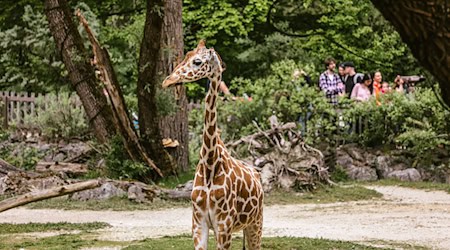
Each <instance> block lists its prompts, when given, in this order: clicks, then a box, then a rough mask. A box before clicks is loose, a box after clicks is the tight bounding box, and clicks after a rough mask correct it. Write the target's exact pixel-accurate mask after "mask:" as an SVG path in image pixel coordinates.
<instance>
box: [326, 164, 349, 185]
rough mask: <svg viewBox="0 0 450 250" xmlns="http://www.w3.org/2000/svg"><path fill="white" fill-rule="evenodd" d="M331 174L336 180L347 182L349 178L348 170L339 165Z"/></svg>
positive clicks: (332, 178)
mask: <svg viewBox="0 0 450 250" xmlns="http://www.w3.org/2000/svg"><path fill="white" fill-rule="evenodd" d="M330 174H331V175H330V179H331V180H332V181H334V182H345V181H348V180H349V176H348V174H347V172H346V171H345V170H344V169H343V168H342V167H341V166H339V165H338V166H336V167H335V169H334V170H333V171H332V172H331V173H330Z"/></svg>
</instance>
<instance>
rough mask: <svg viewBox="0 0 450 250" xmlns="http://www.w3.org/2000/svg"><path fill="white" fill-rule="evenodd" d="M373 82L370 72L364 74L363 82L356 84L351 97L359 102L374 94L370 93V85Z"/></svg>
mask: <svg viewBox="0 0 450 250" xmlns="http://www.w3.org/2000/svg"><path fill="white" fill-rule="evenodd" d="M371 84H372V77H371V76H370V74H364V76H363V78H362V81H361V83H358V84H356V85H355V87H354V88H353V90H352V94H351V95H350V98H351V99H352V100H356V101H358V102H365V101H367V100H369V99H370V97H371V96H372V95H371V94H370V88H369V87H370V85H371Z"/></svg>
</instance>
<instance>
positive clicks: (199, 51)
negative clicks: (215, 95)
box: [162, 40, 225, 88]
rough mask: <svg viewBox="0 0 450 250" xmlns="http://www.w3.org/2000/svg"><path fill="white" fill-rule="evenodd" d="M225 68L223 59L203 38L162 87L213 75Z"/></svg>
mask: <svg viewBox="0 0 450 250" xmlns="http://www.w3.org/2000/svg"><path fill="white" fill-rule="evenodd" d="M224 70H225V67H224V64H223V62H222V59H220V56H219V54H217V52H216V51H215V50H214V49H213V48H210V49H208V48H206V47H205V41H203V40H201V41H200V42H199V43H198V45H197V48H195V49H194V50H192V51H189V52H188V53H187V54H186V57H185V58H184V59H183V61H182V62H181V63H180V64H178V66H177V67H176V68H175V69H174V70H173V72H172V73H171V74H170V75H169V76H168V77H167V78H166V79H165V80H164V82H163V84H162V87H163V88H167V87H170V86H175V85H177V84H182V83H186V82H193V81H196V80H199V79H202V78H206V77H212V76H213V75H214V74H220V73H222V72H223V71H224Z"/></svg>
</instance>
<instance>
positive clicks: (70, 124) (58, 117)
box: [25, 92, 89, 139]
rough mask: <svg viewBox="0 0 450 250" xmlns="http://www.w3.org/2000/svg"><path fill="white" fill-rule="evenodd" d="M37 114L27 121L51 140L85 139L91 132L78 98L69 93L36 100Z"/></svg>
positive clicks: (27, 117)
mask: <svg viewBox="0 0 450 250" xmlns="http://www.w3.org/2000/svg"><path fill="white" fill-rule="evenodd" d="M35 105H36V114H37V115H29V116H26V117H25V118H26V119H25V121H26V123H28V124H33V125H34V126H36V127H38V128H39V129H40V131H41V132H42V135H43V136H45V137H47V138H49V139H55V138H63V139H70V138H72V137H79V138H80V137H83V136H85V135H87V133H88V132H89V127H88V123H87V120H86V114H85V112H84V108H83V107H82V105H81V103H80V100H79V99H78V97H77V96H73V95H70V94H69V93H65V92H63V93H60V94H59V95H55V94H48V95H46V96H45V97H44V96H39V97H38V98H36V102H35Z"/></svg>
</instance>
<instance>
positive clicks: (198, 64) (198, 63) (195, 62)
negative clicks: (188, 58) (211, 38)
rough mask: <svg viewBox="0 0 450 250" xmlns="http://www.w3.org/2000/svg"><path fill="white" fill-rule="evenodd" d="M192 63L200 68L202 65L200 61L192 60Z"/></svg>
mask: <svg viewBox="0 0 450 250" xmlns="http://www.w3.org/2000/svg"><path fill="white" fill-rule="evenodd" d="M193 63H194V65H197V66H200V65H201V64H202V60H200V59H194V61H193Z"/></svg>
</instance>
